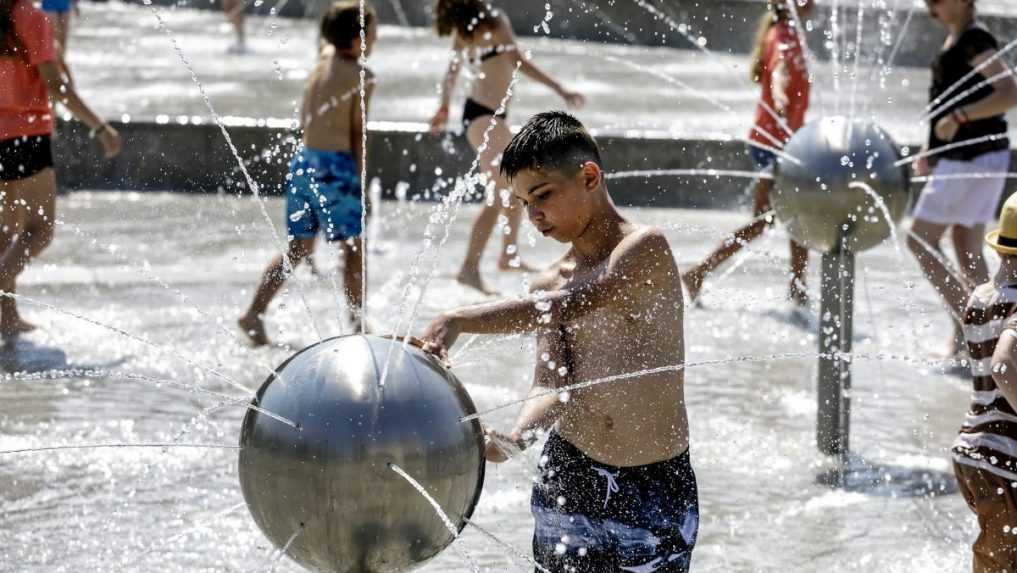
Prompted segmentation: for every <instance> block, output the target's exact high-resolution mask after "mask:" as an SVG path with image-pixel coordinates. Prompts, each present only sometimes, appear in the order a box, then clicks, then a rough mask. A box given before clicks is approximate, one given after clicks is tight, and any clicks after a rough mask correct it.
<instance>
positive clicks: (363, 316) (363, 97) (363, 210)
mask: <svg viewBox="0 0 1017 573" xmlns="http://www.w3.org/2000/svg"><path fill="white" fill-rule="evenodd" d="M366 14H367V7H366V6H365V0H360V15H359V18H360V57H359V58H357V64H358V65H359V66H360V237H361V239H360V250H361V253H360V261H361V263H360V285H361V292H360V300H361V303H360V310H359V312H360V334H367V20H366V18H367V16H366Z"/></svg>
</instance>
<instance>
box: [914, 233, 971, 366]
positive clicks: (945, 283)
mask: <svg viewBox="0 0 1017 573" xmlns="http://www.w3.org/2000/svg"><path fill="white" fill-rule="evenodd" d="M946 229H947V226H946V225H941V224H939V223H931V222H929V221H923V220H921V219H916V220H915V222H914V223H912V225H911V235H909V236H908V240H907V244H908V249H909V250H910V251H911V253H912V254H913V255H914V256H915V259H917V260H918V265H919V266H920V267H921V268H922V274H924V275H925V278H926V279H928V281H929V282H930V283H932V287H933V288H934V289H936V292H937V293H938V294H939V296H940V298H942V299H943V302H945V303H946V306H947V308H948V309H949V310H950V312H951V317H952V318H953V323H954V336H953V337H952V341H951V342H950V345H949V349H948V353H949V354H951V355H953V354H956V353H957V352H959V351H960V343H961V341H959V340H958V337H957V333H958V332H960V319H961V317H962V316H964V307H965V306H966V305H967V298H968V286H967V285H965V284H963V283H961V282H960V278H959V277H956V276H954V275H953V274H952V273H951V272H950V270H949V269H948V268H947V267H946V266H945V265H944V264H943V263H942V262H941V260H943V257H944V255H943V251H942V248H941V247H940V239H941V238H942V237H943V234H944V233H946ZM923 243H924V244H923ZM926 245H928V246H926ZM929 248H931V249H932V250H933V252H930V251H929ZM958 252H959V251H958ZM983 264H984V263H983ZM962 274H963V273H962Z"/></svg>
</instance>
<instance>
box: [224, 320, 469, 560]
mask: <svg viewBox="0 0 1017 573" xmlns="http://www.w3.org/2000/svg"><path fill="white" fill-rule="evenodd" d="M390 349H394V350H393V354H392V357H391V360H390V361H389V362H390V364H389V372H388V377H387V379H386V380H385V386H384V387H382V386H381V385H380V384H379V382H380V378H381V373H382V370H383V369H384V367H385V361H386V357H387V356H388V353H389V350H390ZM254 403H255V404H256V405H258V406H260V407H261V408H264V409H265V410H267V411H269V412H272V413H274V414H278V415H279V416H283V417H285V418H287V419H289V420H292V421H294V422H296V423H297V424H298V426H299V429H294V428H292V427H290V426H289V425H287V424H285V423H282V422H280V421H278V420H276V419H273V418H272V417H270V416H267V415H265V414H261V413H258V412H256V411H254V410H248V412H247V416H246V417H245V418H244V422H243V428H242V430H241V434H240V446H241V450H240V467H239V473H240V487H241V489H242V490H243V492H244V499H245V500H246V501H247V507H248V508H249V509H250V511H251V515H252V516H253V517H254V520H255V522H256V523H257V524H258V526H259V527H260V528H261V530H262V531H263V532H264V533H265V535H266V536H267V537H268V538H269V539H270V540H271V541H272V542H273V543H274V544H275V545H276V546H277V547H280V548H282V547H284V546H285V545H286V543H287V542H289V541H290V540H291V539H292V543H291V544H290V546H289V547H288V548H287V551H286V553H287V554H288V555H289V556H290V557H291V558H293V559H294V560H295V561H297V562H298V563H300V564H301V565H303V566H304V567H307V568H308V569H312V570H319V571H342V572H350V573H366V572H371V573H374V572H379V573H380V572H400V571H407V570H408V569H410V568H412V567H414V566H416V565H419V564H420V563H422V562H424V561H426V560H428V559H430V558H432V557H434V556H435V555H437V554H438V553H439V552H440V551H441V550H442V549H444V548H445V547H446V546H447V545H448V544H449V543H451V541H452V539H453V536H452V533H451V532H450V531H449V530H448V529H447V528H446V527H445V526H444V525H443V523H442V521H441V520H440V519H439V518H438V516H437V515H436V514H435V511H434V509H433V508H432V507H431V506H430V504H429V503H428V501H427V500H426V499H424V498H423V497H422V496H421V495H420V494H419V493H418V492H417V491H416V490H414V489H413V487H412V486H411V485H410V484H409V483H408V482H407V481H405V480H404V479H403V478H402V477H400V476H399V475H398V474H396V473H395V472H394V471H392V469H391V468H390V467H389V464H396V465H398V466H399V467H401V468H402V469H404V470H405V471H406V472H407V473H408V474H409V475H411V476H413V477H414V478H415V479H416V480H417V481H419V482H420V483H421V485H423V486H424V488H425V489H426V490H427V491H428V493H430V494H431V495H432V496H433V497H434V498H435V500H436V501H437V502H438V504H439V505H441V507H442V508H443V509H444V510H445V511H446V512H447V513H448V515H449V517H450V518H451V520H452V521H453V523H455V524H456V525H457V526H458V527H459V529H462V527H463V526H464V525H465V519H466V518H468V517H469V516H470V515H471V513H472V512H473V508H474V507H475V506H476V503H477V499H478V498H479V496H480V491H481V488H482V486H483V481H484V456H483V449H484V440H483V435H482V432H481V428H480V423H479V422H477V421H476V420H473V421H471V422H467V423H461V422H459V420H460V418H461V417H462V416H465V415H469V414H472V413H474V412H475V411H476V409H475V407H474V405H473V402H472V401H471V400H470V397H469V395H467V393H466V391H465V390H464V388H463V386H462V384H460V383H459V381H458V380H456V378H455V377H454V376H453V375H452V374H451V373H449V372H448V371H447V370H445V369H444V368H443V367H442V366H441V364H439V363H438V361H437V360H435V358H434V357H433V356H431V355H430V354H427V353H425V352H422V351H421V350H418V349H417V348H414V347H409V348H405V349H404V347H403V345H402V343H400V342H397V343H396V344H395V345H393V344H392V342H391V340H389V339H386V338H380V337H376V336H346V337H340V338H332V339H329V340H325V341H323V342H321V343H319V344H315V345H313V346H310V347H308V348H305V349H304V350H301V351H300V352H298V353H297V354H295V355H293V356H292V357H291V358H290V359H289V360H287V361H286V362H284V363H283V364H282V365H281V366H280V367H279V368H278V369H277V370H276V373H275V374H273V375H272V376H269V378H268V380H266V381H265V383H264V384H263V385H262V387H261V389H260V390H258V394H257V396H256V397H255V401H254ZM301 528H302V529H301ZM298 531H299V532H300V533H299V534H297V535H296V536H295V537H294V534H296V533H297V532H298Z"/></svg>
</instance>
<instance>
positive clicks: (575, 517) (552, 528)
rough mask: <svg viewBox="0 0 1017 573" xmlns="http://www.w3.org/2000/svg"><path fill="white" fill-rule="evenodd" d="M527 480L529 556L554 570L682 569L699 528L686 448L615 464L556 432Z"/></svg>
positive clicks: (652, 572) (656, 572) (646, 572)
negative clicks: (533, 478) (534, 477)
mask: <svg viewBox="0 0 1017 573" xmlns="http://www.w3.org/2000/svg"><path fill="white" fill-rule="evenodd" d="M539 469H540V479H539V480H538V482H537V483H536V484H535V485H534V487H533V498H532V501H531V507H530V509H531V511H532V512H533V517H534V521H535V523H534V533H533V557H534V559H535V560H536V561H537V563H539V564H540V565H541V566H543V567H544V568H546V569H547V570H549V571H552V572H554V573H559V572H565V571H568V572H574V573H609V572H610V573H617V572H619V571H628V572H632V573H677V572H681V573H685V572H687V571H688V570H689V563H690V561H691V559H692V548H693V546H695V544H696V535H697V534H698V532H699V493H698V490H697V488H696V476H695V474H694V473H693V471H692V466H691V464H690V462H689V453H688V451H686V452H685V453H684V454H682V455H680V456H678V457H676V458H673V459H670V460H665V461H662V462H657V463H654V464H649V465H645V466H638V467H627V468H620V467H614V466H607V465H604V464H601V463H599V462H596V461H594V460H593V459H591V458H590V457H588V456H587V455H586V454H584V453H583V452H581V451H580V450H579V449H578V448H576V447H575V446H573V445H572V444H570V443H569V442H568V441H566V440H565V439H564V438H562V437H561V436H559V435H558V434H556V433H552V434H551V435H550V436H549V437H548V439H547V444H546V445H545V446H544V453H543V455H542V456H541V460H540V466H539Z"/></svg>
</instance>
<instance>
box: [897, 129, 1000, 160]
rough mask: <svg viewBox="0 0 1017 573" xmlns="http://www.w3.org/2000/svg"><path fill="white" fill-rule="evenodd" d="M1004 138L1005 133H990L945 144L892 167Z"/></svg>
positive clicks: (907, 158) (912, 156) (910, 157)
mask: <svg viewBox="0 0 1017 573" xmlns="http://www.w3.org/2000/svg"><path fill="white" fill-rule="evenodd" d="M1006 137H1007V134H1006V133H1005V132H1004V133H992V134H989V135H983V136H981V137H972V138H971V139H965V140H962V141H956V142H954V143H948V144H946V145H944V146H942V147H937V148H935V149H929V150H926V151H922V152H920V153H916V154H914V155H911V156H908V157H905V158H904V159H898V160H897V161H895V162H894V166H895V167H901V166H904V165H910V164H912V163H914V162H915V161H918V160H919V159H924V158H927V157H933V156H935V155H939V154H941V153H946V152H947V151H950V150H951V149H959V148H961V147H968V146H971V145H977V144H979V143H984V142H986V141H998V140H1000V139H1005V138H1006Z"/></svg>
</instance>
